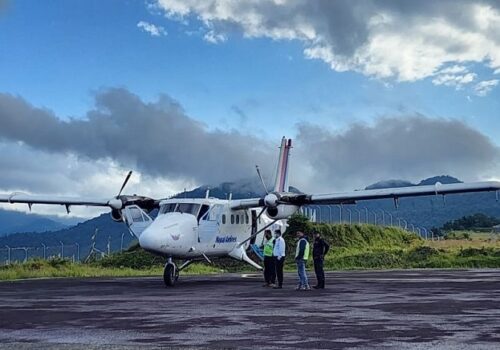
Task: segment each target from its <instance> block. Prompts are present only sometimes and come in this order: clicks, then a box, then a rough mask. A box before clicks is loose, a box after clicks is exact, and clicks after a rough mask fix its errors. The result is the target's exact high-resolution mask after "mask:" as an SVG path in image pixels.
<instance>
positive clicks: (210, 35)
mask: <svg viewBox="0 0 500 350" xmlns="http://www.w3.org/2000/svg"><path fill="white" fill-rule="evenodd" d="M203 39H205V41H207V42H209V43H211V44H218V43H222V42H224V41H226V40H227V38H226V36H225V35H224V34H220V33H216V32H214V31H213V30H210V31H208V32H206V33H205V35H203Z"/></svg>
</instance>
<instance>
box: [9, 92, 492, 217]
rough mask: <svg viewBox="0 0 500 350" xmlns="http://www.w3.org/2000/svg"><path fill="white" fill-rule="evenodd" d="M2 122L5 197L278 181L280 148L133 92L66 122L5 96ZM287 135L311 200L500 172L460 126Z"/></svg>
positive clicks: (481, 143)
mask: <svg viewBox="0 0 500 350" xmlns="http://www.w3.org/2000/svg"><path fill="white" fill-rule="evenodd" d="M0 123H1V126H2V127H1V128H0V168H1V169H2V172H0V193H5V192H9V191H18V190H21V191H25V192H31V193H45V194H58V195H84V196H90V197H99V198H100V197H106V198H107V197H110V196H113V195H115V194H116V192H117V191H118V189H119V187H120V185H121V182H122V181H123V178H124V175H125V174H126V171H127V170H128V169H132V170H134V171H135V172H136V173H135V175H134V177H133V178H132V180H131V183H130V185H129V186H127V191H126V192H127V193H140V194H145V195H151V196H153V197H155V198H161V197H165V196H168V195H171V194H173V193H176V192H179V191H181V190H182V188H184V187H187V188H191V187H194V186H197V185H202V184H209V185H213V184H218V183H220V182H223V181H233V180H237V179H248V178H254V179H256V178H255V164H259V165H260V166H261V168H262V170H263V173H264V175H265V176H266V178H267V179H268V180H269V179H271V178H272V177H273V175H274V168H275V162H276V158H277V152H276V146H277V144H278V143H279V140H266V139H263V138H262V137H258V136H253V135H247V134H242V133H240V132H238V131H235V130H219V129H213V128H208V127H207V126H205V125H204V124H202V123H200V122H199V121H196V120H194V119H192V118H190V117H189V116H187V115H186V113H185V112H184V110H183V109H182V107H181V106H180V105H179V103H177V102H176V101H175V100H173V99H172V98H171V97H169V96H167V95H162V96H161V97H160V98H158V100H156V101H152V102H145V101H143V100H141V99H140V98H139V97H138V96H136V95H134V94H132V93H131V92H129V91H127V90H125V89H108V90H103V91H101V92H99V93H97V94H96V95H95V107H94V108H93V109H92V110H90V111H88V112H87V113H86V115H85V117H84V118H82V119H69V120H65V121H63V120H61V119H60V118H58V117H57V116H56V115H54V114H53V113H52V112H50V111H49V110H47V109H41V108H37V107H34V106H32V105H31V104H29V103H28V102H26V101H25V100H23V99H22V98H20V97H15V96H12V95H8V94H0ZM288 136H291V137H293V138H294V139H295V140H294V148H293V150H292V159H291V165H292V169H291V171H290V184H292V185H294V186H297V187H298V188H300V189H302V190H303V191H309V192H312V191H314V192H323V193H325V192H332V191H341V190H352V189H354V188H364V187H365V186H367V185H368V184H371V183H374V182H376V181H379V180H386V179H393V178H403V179H408V180H412V181H418V180H421V179H422V178H425V177H428V176H434V175H441V174H450V175H454V176H457V177H459V178H461V179H463V180H477V179H487V178H494V177H495V176H496V175H498V173H499V172H498V171H499V170H500V169H499V167H498V164H499V163H498V162H499V160H500V159H499V154H500V152H499V149H498V147H497V146H496V145H494V144H493V143H492V142H491V140H490V139H488V138H487V137H486V136H485V135H483V134H481V133H480V132H479V131H477V130H475V129H473V128H471V127H470V126H468V125H466V124H464V123H462V122H460V121H457V120H449V119H432V118H428V117H425V116H422V115H398V116H392V117H383V118H379V119H377V120H376V121H375V122H374V123H373V124H372V125H366V124H360V123H354V124H351V125H349V126H348V127H347V128H346V129H345V130H343V131H342V132H338V131H335V130H331V129H328V128H326V127H325V126H322V125H315V124H310V123H302V124H299V125H297V135H296V136H293V135H288ZM268 180H266V182H268V183H269V181H268ZM23 208H24V209H26V208H25V207H23ZM50 210H52V212H51V213H54V212H59V213H61V211H60V208H52V209H50ZM75 210H76V208H75ZM81 215H85V214H81Z"/></svg>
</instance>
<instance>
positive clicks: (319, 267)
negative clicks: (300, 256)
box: [313, 232, 330, 289]
mask: <svg viewBox="0 0 500 350" xmlns="http://www.w3.org/2000/svg"><path fill="white" fill-rule="evenodd" d="M328 250H330V245H328V243H326V242H325V240H324V239H323V238H321V234H320V233H319V232H316V235H315V238H314V245H313V261H314V272H315V273H316V279H317V280H318V283H317V284H316V285H315V286H314V287H313V288H314V289H324V288H325V271H324V270H323V261H324V260H325V255H326V254H327V253H328Z"/></svg>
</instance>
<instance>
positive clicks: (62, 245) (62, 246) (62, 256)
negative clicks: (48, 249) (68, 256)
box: [59, 241, 64, 259]
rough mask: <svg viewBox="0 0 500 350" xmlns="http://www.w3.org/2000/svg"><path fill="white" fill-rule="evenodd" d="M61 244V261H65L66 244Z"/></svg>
mask: <svg viewBox="0 0 500 350" xmlns="http://www.w3.org/2000/svg"><path fill="white" fill-rule="evenodd" d="M59 243H61V259H64V244H63V242H61V241H59Z"/></svg>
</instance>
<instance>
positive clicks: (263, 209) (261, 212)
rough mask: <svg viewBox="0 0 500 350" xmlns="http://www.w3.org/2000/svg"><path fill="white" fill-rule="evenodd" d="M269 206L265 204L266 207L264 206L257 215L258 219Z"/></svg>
mask: <svg viewBox="0 0 500 350" xmlns="http://www.w3.org/2000/svg"><path fill="white" fill-rule="evenodd" d="M266 209H267V207H266V206H264V208H262V210H261V211H260V213H259V215H257V219H256V220H259V219H260V217H261V216H262V214H264V212H265V211H266Z"/></svg>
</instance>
